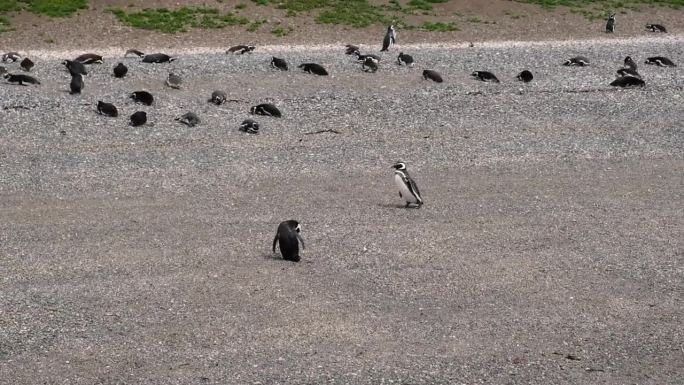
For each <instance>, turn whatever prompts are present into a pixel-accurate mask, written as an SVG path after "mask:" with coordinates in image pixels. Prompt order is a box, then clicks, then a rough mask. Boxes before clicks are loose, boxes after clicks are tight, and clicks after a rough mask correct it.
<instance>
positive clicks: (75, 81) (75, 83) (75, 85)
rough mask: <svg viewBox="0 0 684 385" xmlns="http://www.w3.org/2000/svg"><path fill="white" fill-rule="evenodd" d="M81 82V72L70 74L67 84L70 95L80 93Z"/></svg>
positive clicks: (82, 83)
mask: <svg viewBox="0 0 684 385" xmlns="http://www.w3.org/2000/svg"><path fill="white" fill-rule="evenodd" d="M84 85H85V84H84V82H83V75H81V74H72V75H71V83H70V84H69V88H70V89H71V91H70V92H69V93H70V94H71V95H75V94H80V93H81V90H83V86H84Z"/></svg>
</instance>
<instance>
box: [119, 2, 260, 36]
mask: <svg viewBox="0 0 684 385" xmlns="http://www.w3.org/2000/svg"><path fill="white" fill-rule="evenodd" d="M110 11H111V12H112V13H113V14H114V16H116V18H117V19H119V21H120V22H121V23H123V24H125V25H128V26H131V27H133V28H140V29H147V30H152V31H158V32H163V33H178V32H186V31H187V30H188V28H203V29H217V28H224V27H227V26H231V25H245V24H247V23H249V20H248V19H247V18H245V17H240V16H235V15H233V14H232V13H230V12H228V13H224V14H221V13H220V12H219V10H218V9H216V8H207V7H182V8H178V9H176V10H168V9H166V8H152V9H150V8H148V9H143V10H141V11H132V12H126V11H124V10H122V9H120V8H114V9H111V10H110Z"/></svg>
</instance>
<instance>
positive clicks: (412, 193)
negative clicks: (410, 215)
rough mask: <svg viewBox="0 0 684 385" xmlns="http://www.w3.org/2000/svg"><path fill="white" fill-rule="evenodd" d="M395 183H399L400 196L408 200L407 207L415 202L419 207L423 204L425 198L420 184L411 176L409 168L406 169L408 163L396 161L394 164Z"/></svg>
mask: <svg viewBox="0 0 684 385" xmlns="http://www.w3.org/2000/svg"><path fill="white" fill-rule="evenodd" d="M392 168H394V184H396V185H397V188H398V189H399V197H401V198H403V199H404V201H406V207H407V208H408V207H409V205H411V204H415V205H417V208H420V206H422V205H423V198H421V197H420V191H418V185H416V182H415V181H414V180H413V178H411V177H410V176H409V173H408V170H406V164H405V163H402V162H398V163H396V164H395V165H394V166H392Z"/></svg>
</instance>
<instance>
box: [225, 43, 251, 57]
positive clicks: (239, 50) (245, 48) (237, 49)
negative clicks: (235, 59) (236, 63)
mask: <svg viewBox="0 0 684 385" xmlns="http://www.w3.org/2000/svg"><path fill="white" fill-rule="evenodd" d="M255 48H256V47H255V46H253V45H236V46H234V47H230V48H228V51H226V53H227V54H228V53H233V54H236V55H244V54H246V53H249V52H252V51H254V49H255Z"/></svg>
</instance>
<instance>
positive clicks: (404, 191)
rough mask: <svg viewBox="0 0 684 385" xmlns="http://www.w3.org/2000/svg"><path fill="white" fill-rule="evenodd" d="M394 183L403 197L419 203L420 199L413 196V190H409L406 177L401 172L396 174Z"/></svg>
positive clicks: (407, 200)
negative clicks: (403, 177) (405, 180)
mask: <svg viewBox="0 0 684 385" xmlns="http://www.w3.org/2000/svg"><path fill="white" fill-rule="evenodd" d="M394 183H395V184H396V185H397V188H398V189H399V192H400V193H401V196H402V198H404V200H405V201H406V202H408V203H418V200H417V199H416V198H415V197H414V196H413V194H412V193H411V190H409V188H408V186H407V185H406V183H404V179H402V177H401V176H400V175H399V174H394Z"/></svg>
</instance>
